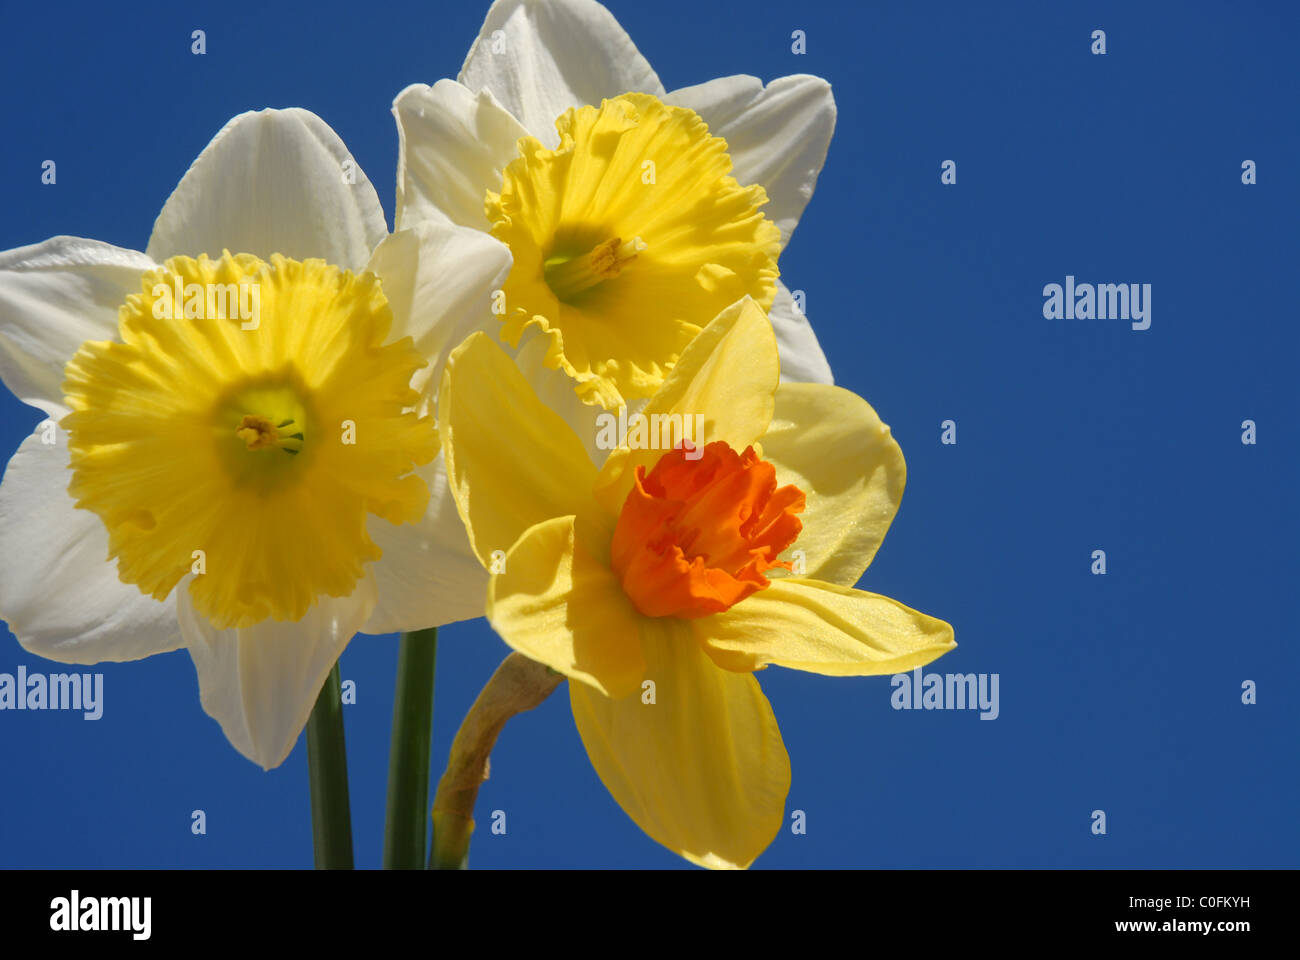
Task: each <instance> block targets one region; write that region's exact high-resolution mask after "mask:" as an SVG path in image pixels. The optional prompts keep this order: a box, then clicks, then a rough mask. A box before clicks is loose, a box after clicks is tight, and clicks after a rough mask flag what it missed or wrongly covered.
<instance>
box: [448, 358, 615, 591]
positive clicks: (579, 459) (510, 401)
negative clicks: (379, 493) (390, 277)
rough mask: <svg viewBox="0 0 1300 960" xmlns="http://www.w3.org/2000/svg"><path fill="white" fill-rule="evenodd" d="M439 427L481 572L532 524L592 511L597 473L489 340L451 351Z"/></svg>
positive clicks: (576, 442)
mask: <svg viewBox="0 0 1300 960" xmlns="http://www.w3.org/2000/svg"><path fill="white" fill-rule="evenodd" d="M438 420H439V430H440V431H441V435H442V442H443V447H444V450H445V456H446V463H447V479H448V482H449V483H450V485H451V490H452V495H453V496H454V497H455V498H456V509H457V510H458V512H459V513H460V516H461V519H462V520H464V521H465V527H466V529H467V531H468V532H469V540H470V544H471V545H472V546H473V547H474V553H475V554H476V555H477V556H478V558H479V561H480V562H481V563H482V564H483V565H484V566H485V567H487V568H489V569H491V566H492V558H493V554H494V552H495V551H498V550H499V551H501V553H500V554H498V555H497V556H498V559H499V558H500V557H501V556H504V554H505V551H507V550H509V549H510V547H511V546H512V545H513V544H514V542H515V541H516V540H518V539H519V537H520V535H521V534H523V532H524V531H525V530H527V529H528V528H529V527H531V526H533V524H535V523H541V522H542V521H543V520H550V519H551V518H552V517H563V516H568V515H570V514H578V513H586V512H589V511H590V504H591V486H592V483H593V481H594V480H595V478H596V468H595V466H593V465H592V462H591V460H590V459H589V458H588V457H587V451H586V449H585V448H584V447H583V445H582V442H581V441H580V440H579V439H578V438H577V437H576V436H575V435H574V433H573V431H572V430H570V429H569V427H568V425H567V424H566V423H565V422H564V420H562V419H561V418H560V416H559V415H558V414H557V413H555V412H554V411H553V410H551V409H550V408H548V407H546V406H544V405H543V404H542V402H541V401H540V400H538V399H537V395H536V394H535V393H534V392H533V389H532V388H531V387H530V386H529V385H528V382H527V381H526V380H525V379H524V377H523V375H522V374H521V373H520V372H519V369H518V368H517V367H516V366H515V364H514V362H513V361H512V360H511V359H510V358H509V357H508V356H506V354H505V353H504V352H503V351H502V349H501V348H500V347H498V346H497V345H496V344H495V343H493V342H492V340H491V339H490V338H489V337H488V336H487V335H485V334H483V333H475V334H473V335H472V336H470V337H468V338H467V339H466V340H465V341H464V342H463V343H462V344H461V345H460V346H459V347H457V348H456V349H455V350H453V351H452V353H451V356H450V357H449V358H448V360H447V369H446V371H445V372H444V373H443V378H442V389H441V390H440V391H439V397H438Z"/></svg>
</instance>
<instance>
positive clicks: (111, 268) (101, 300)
mask: <svg viewBox="0 0 1300 960" xmlns="http://www.w3.org/2000/svg"><path fill="white" fill-rule="evenodd" d="M152 269H154V263H153V261H152V260H150V259H149V258H148V257H146V256H145V255H144V254H143V253H139V252H137V251H135V250H127V249H125V248H123V247H115V246H113V245H112V244H109V243H100V242H99V241H98V240H82V239H80V238H78V237H53V238H51V239H49V240H46V241H45V242H44V243H37V244H33V245H32V246H29V247H18V248H16V249H14V250H6V251H5V252H4V253H0V378H2V379H3V380H4V383H5V386H7V387H8V388H9V389H10V390H11V391H12V392H13V394H14V396H16V397H18V399H20V400H22V401H24V402H25V403H30V404H31V405H32V406H34V407H40V409H42V410H44V411H45V412H46V413H48V414H50V415H51V416H53V417H62V416H63V415H64V414H66V413H67V412H68V408H67V407H65V406H64V405H63V367H64V365H65V364H67V362H68V361H69V360H71V359H72V355H73V354H74V353H76V352H77V348H78V347H79V346H81V345H82V344H83V343H84V342H85V341H87V340H116V339H117V308H118V307H120V306H122V304H124V303H125V302H126V298H127V294H131V293H139V292H140V276H141V274H143V273H145V272H146V271H148V270H152Z"/></svg>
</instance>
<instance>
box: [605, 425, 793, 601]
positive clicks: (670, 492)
mask: <svg viewBox="0 0 1300 960" xmlns="http://www.w3.org/2000/svg"><path fill="white" fill-rule="evenodd" d="M803 509H804V494H803V491H801V490H800V489H799V488H798V487H795V486H793V485H788V486H784V487H780V488H778V487H777V485H776V468H775V467H773V466H772V464H771V463H769V462H767V461H766V460H762V459H760V458H759V456H758V454H756V453H755V452H754V448H753V447H746V448H745V452H744V453H736V451H734V450H733V449H731V447H730V446H728V445H727V444H726V443H724V442H721V441H717V442H714V443H710V444H708V445H707V446H705V448H704V450H703V451H701V455H700V456H699V458H698V459H695V460H691V459H688V458H687V457H686V451H685V450H684V449H681V448H679V449H677V450H672V451H669V452H668V453H665V454H664V455H663V456H662V457H660V458H659V462H658V463H656V464H655V466H654V469H652V470H651V471H650V473H649V474H646V472H645V468H644V467H643V466H638V467H637V468H636V483H635V485H634V486H633V488H632V490H631V491H630V492H629V493H628V496H627V500H626V501H625V502H624V503H623V510H622V512H621V513H620V514H619V518H618V523H617V525H616V526H615V528H614V539H613V542H612V544H611V547H610V560H611V565H612V567H613V569H614V572H615V573H617V574H618V576H619V578H620V579H621V580H622V582H623V590H624V592H625V593H626V594H627V595H628V597H629V598H630V599H631V601H632V603H633V604H634V605H635V606H636V608H637V609H638V610H639V611H640V612H641V613H642V614H644V615H645V616H648V617H685V618H695V617H707V616H709V615H710V614H714V613H721V612H722V611H723V610H726V609H728V608H730V607H731V606H733V605H735V604H736V603H739V602H740V601H741V600H743V599H744V598H745V597H747V596H749V595H750V594H752V593H755V592H756V591H758V590H762V589H764V588H765V587H767V585H768V583H769V581H768V579H767V577H765V576H764V575H763V574H764V573H765V572H766V571H767V570H770V569H772V568H773V567H785V568H786V569H790V564H789V563H788V562H786V561H779V560H777V559H776V557H777V556H778V555H779V554H780V553H781V552H782V551H783V550H785V549H786V548H787V547H789V546H790V545H791V544H792V543H794V541H795V539H796V538H797V537H798V536H799V531H800V530H801V529H802V524H801V523H800V521H799V518H798V517H797V516H795V514H798V513H802V512H803Z"/></svg>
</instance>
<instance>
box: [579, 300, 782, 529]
mask: <svg viewBox="0 0 1300 960" xmlns="http://www.w3.org/2000/svg"><path fill="white" fill-rule="evenodd" d="M780 376H781V370H780V362H779V360H778V357H777V352H776V336H775V334H773V333H772V324H771V323H770V322H769V321H768V319H767V315H766V314H765V313H763V311H762V310H761V309H760V308H759V306H758V304H756V303H755V302H754V301H753V300H750V299H749V298H748V297H746V298H745V299H744V300H740V301H737V302H736V303H734V304H732V305H731V306H730V307H728V308H727V309H726V310H723V311H722V312H721V313H720V314H718V315H717V316H716V317H714V318H713V320H712V322H711V323H709V325H708V326H707V327H705V328H704V329H703V330H702V331H701V332H700V334H699V335H698V336H697V337H696V338H695V339H694V340H692V341H691V344H690V346H688V347H687V348H686V351H685V352H684V353H683V354H682V358H681V359H680V360H679V361H678V362H677V365H676V366H675V367H673V369H672V372H671V373H670V374H669V375H668V378H667V379H666V380H665V381H664V385H663V387H661V388H660V390H659V392H658V393H656V394H655V395H654V396H653V397H651V398H650V401H649V403H647V404H646V406H645V408H644V409H643V410H642V413H643V414H644V415H645V416H646V417H647V418H648V417H650V416H653V415H654V414H669V415H671V414H681V415H685V416H694V415H696V414H701V415H703V417H704V431H703V442H704V443H712V442H713V441H714V440H725V441H726V442H727V443H729V444H731V446H732V448H733V449H735V450H744V449H745V447H747V446H749V445H750V444H751V443H753V442H754V441H755V440H757V439H758V438H759V437H761V436H762V435H763V432H764V431H765V430H766V429H767V426H768V423H769V422H771V419H772V410H773V400H772V394H773V393H774V392H775V391H776V387H777V383H778V382H779V380H780ZM698 439H699V438H697V440H698ZM663 454H664V451H663V450H630V449H628V448H626V447H623V448H620V449H618V450H615V451H613V452H612V453H610V455H609V458H608V459H607V460H606V461H605V465H604V467H603V468H602V469H601V471H600V478H599V480H597V482H596V497H597V499H598V500H599V501H600V503H601V505H602V506H603V507H604V508H605V509H606V510H607V511H609V512H610V513H615V514H616V513H618V511H619V510H621V509H622V507H623V501H624V500H626V499H627V493H628V491H629V490H630V489H631V488H632V478H633V475H634V473H635V467H636V466H637V465H638V464H642V465H644V466H645V468H646V470H647V471H648V470H650V469H651V468H652V467H653V466H654V464H655V463H656V462H658V460H659V458H660V457H661V456H662V455H663Z"/></svg>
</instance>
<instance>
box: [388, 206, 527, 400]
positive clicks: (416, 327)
mask: <svg viewBox="0 0 1300 960" xmlns="http://www.w3.org/2000/svg"><path fill="white" fill-rule="evenodd" d="M512 262H513V261H512V258H511V256H510V248H509V247H507V246H506V245H505V244H504V243H501V242H500V241H498V240H495V239H493V238H492V237H490V236H488V235H487V234H485V233H480V232H479V231H477V230H473V229H470V228H469V227H458V226H455V225H453V224H449V223H421V224H418V225H416V226H414V227H412V228H411V229H409V230H399V231H398V232H397V233H394V234H392V235H391V236H388V237H386V238H385V239H384V241H383V242H382V243H380V244H379V246H378V247H376V248H375V253H374V256H373V257H372V258H371V260H370V263H369V264H368V265H367V269H368V270H371V271H373V272H374V273H375V275H376V276H378V277H379V278H380V281H381V282H382V284H383V288H384V294H385V296H387V297H388V302H389V305H390V306H391V307H392V310H393V330H392V333H391V335H390V338H389V339H391V340H397V339H400V338H402V337H408V336H409V337H411V339H413V340H414V341H415V348H416V349H417V350H419V351H420V353H421V355H423V356H424V357H425V359H427V360H428V361H429V365H428V366H426V367H423V368H421V369H420V370H419V371H417V372H416V374H415V376H414V377H413V378H412V380H411V385H412V386H413V387H414V388H415V389H416V390H419V391H421V393H422V394H423V395H424V403H423V404H422V407H421V409H420V413H421V414H424V413H428V412H430V408H431V405H432V400H433V395H434V394H435V393H436V392H437V389H438V387H439V386H440V385H441V384H442V368H443V366H444V365H445V364H446V362H447V355H448V354H449V353H451V351H452V350H453V349H455V348H456V346H457V345H459V344H460V342H461V341H462V340H464V339H465V338H466V337H468V336H469V335H470V334H471V333H473V332H475V331H476V330H492V331H495V330H497V329H499V328H500V326H501V318H500V317H499V316H497V315H495V314H493V313H492V294H493V291H495V290H497V289H499V288H500V286H501V284H502V283H504V282H505V279H506V274H508V273H509V272H510V265H511V263H512Z"/></svg>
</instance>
